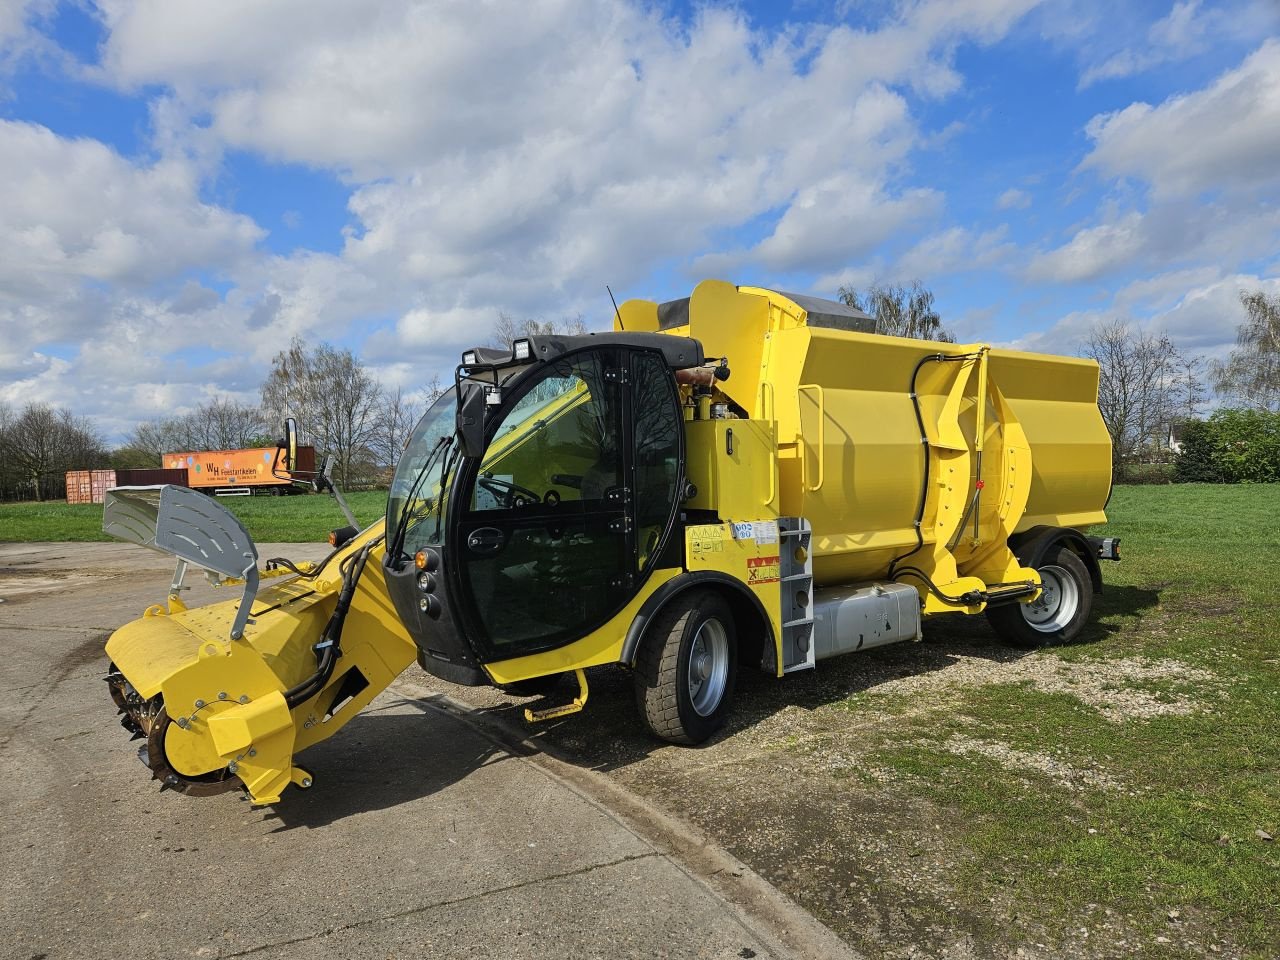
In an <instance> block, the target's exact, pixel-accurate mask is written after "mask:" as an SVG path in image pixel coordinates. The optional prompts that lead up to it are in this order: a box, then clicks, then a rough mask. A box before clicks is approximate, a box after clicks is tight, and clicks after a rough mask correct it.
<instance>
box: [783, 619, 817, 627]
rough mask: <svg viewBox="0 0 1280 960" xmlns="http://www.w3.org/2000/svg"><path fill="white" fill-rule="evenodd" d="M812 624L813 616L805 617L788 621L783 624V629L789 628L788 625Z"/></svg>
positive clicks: (801, 625) (802, 625)
mask: <svg viewBox="0 0 1280 960" xmlns="http://www.w3.org/2000/svg"><path fill="white" fill-rule="evenodd" d="M812 624H813V617H803V618H801V619H799V620H788V621H787V622H786V623H784V624H783V625H782V629H783V630H785V629H787V627H804V626H810V625H812Z"/></svg>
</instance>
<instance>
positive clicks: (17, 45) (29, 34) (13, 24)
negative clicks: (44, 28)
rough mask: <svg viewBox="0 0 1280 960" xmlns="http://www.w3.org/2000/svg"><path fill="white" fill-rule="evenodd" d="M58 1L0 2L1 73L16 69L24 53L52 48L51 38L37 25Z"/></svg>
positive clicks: (6, 0) (17, 0) (24, 55)
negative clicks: (38, 28) (49, 40)
mask: <svg viewBox="0 0 1280 960" xmlns="http://www.w3.org/2000/svg"><path fill="white" fill-rule="evenodd" d="M55 4H56V0H4V2H2V3H0V75H2V74H3V73H5V72H7V71H9V70H11V69H13V68H14V66H16V64H17V63H18V62H19V61H21V60H22V59H23V58H24V57H27V56H29V55H32V54H35V53H39V52H43V51H46V50H47V49H48V48H49V44H48V42H47V41H46V40H45V38H44V37H43V35H42V34H41V33H40V32H39V31H38V30H36V29H34V27H33V25H34V24H35V23H38V22H39V21H40V20H42V19H45V18H47V17H49V16H50V15H51V14H52V13H53V10H54V7H55ZM0 89H2V88H0Z"/></svg>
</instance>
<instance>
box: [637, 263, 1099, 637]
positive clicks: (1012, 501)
mask: <svg viewBox="0 0 1280 960" xmlns="http://www.w3.org/2000/svg"><path fill="white" fill-rule="evenodd" d="M632 309H634V311H635V314H636V316H638V317H640V316H647V315H648V313H649V312H650V308H649V307H648V306H643V305H638V306H637V307H635V308H630V307H629V305H628V304H623V316H624V317H629V316H631V315H632V313H631V310H632ZM652 312H653V315H654V316H655V317H656V306H655V307H653V308H652ZM668 332H669V333H673V334H683V335H687V336H691V337H694V338H697V339H698V340H700V341H701V342H702V344H703V349H704V351H705V353H706V355H707V356H709V357H713V356H725V357H728V359H729V364H730V367H731V369H732V371H733V374H732V376H731V377H730V378H729V380H728V381H726V382H724V383H721V384H717V389H718V390H719V391H720V394H721V396H722V397H723V398H725V399H727V400H729V401H731V402H732V403H734V404H736V405H737V407H739V408H740V409H741V410H742V411H743V412H745V414H746V416H747V417H748V418H749V422H752V423H755V422H757V421H758V422H762V423H764V424H771V425H772V426H773V430H774V431H775V436H776V449H775V450H774V451H773V457H776V463H777V474H778V476H777V482H778V500H777V503H776V508H777V511H778V513H779V514H781V515H782V516H799V517H804V518H806V519H807V520H808V521H809V522H810V523H811V525H812V527H813V532H814V577H815V582H816V583H817V584H819V585H822V584H837V583H851V582H858V581H868V580H875V579H880V578H883V577H885V576H887V575H888V573H889V566H890V563H891V562H892V561H893V560H894V559H895V558H899V557H902V555H903V554H905V553H907V552H908V551H913V552H911V555H910V556H909V557H908V558H907V559H906V560H904V561H902V563H903V564H904V565H908V566H911V567H914V568H917V569H919V570H920V571H922V572H923V573H924V574H926V575H927V576H929V577H930V578H931V579H933V580H934V581H935V583H936V584H937V585H938V586H939V587H942V588H943V589H944V590H945V592H946V593H948V594H949V595H952V596H958V595H959V594H961V593H964V592H966V591H967V590H970V589H981V588H982V587H984V586H985V585H989V584H992V583H1005V582H1014V581H1031V582H1033V583H1038V578H1037V576H1036V574H1035V573H1034V571H1031V570H1028V569H1024V568H1021V567H1020V566H1019V565H1018V564H1017V562H1016V561H1015V560H1014V559H1013V557H1012V554H1011V553H1010V552H1009V551H1008V549H1007V547H1006V543H1007V540H1008V537H1009V536H1010V535H1011V534H1012V533H1014V532H1016V531H1021V530H1025V529H1028V528H1029V527H1031V526H1034V525H1036V524H1049V525H1053V526H1066V527H1076V528H1083V527H1087V526H1090V525H1092V524H1098V523H1102V522H1104V521H1105V519H1106V517H1105V514H1104V513H1103V505H1104V504H1105V502H1106V498H1107V494H1108V492H1109V488H1110V477H1111V444H1110V439H1109V437H1108V435H1107V432H1106V428H1105V426H1104V425H1103V422H1102V418H1101V416H1100V415H1099V413H1098V408H1097V386H1098V370H1097V365H1096V364H1094V363H1093V362H1092V361H1087V360H1080V359H1076V358H1071V357H1059V356H1048V355H1040V354H1030V353H1017V352H1014V351H1009V350H998V349H992V348H990V347H989V346H987V345H985V344H967V345H966V344H950V343H935V342H929V341H922V340H909V339H904V338H896V337H885V336H876V335H872V334H864V333H853V332H849V331H845V330H841V329H835V328H832V327H825V326H810V325H809V324H808V314H807V312H806V311H805V310H804V309H803V308H802V307H800V306H799V305H798V304H796V303H795V302H794V301H792V300H791V299H790V298H789V297H787V296H785V295H783V294H780V293H777V292H775V291H771V290H768V289H765V288H760V287H741V288H735V287H733V286H732V285H731V284H726V283H723V282H720V281H706V282H704V283H702V284H699V285H698V287H697V288H696V289H695V290H694V292H693V295H692V297H691V300H690V311H689V323H688V325H687V326H683V327H679V328H676V329H671V330H669V331H668ZM937 355H944V356H946V357H949V358H963V359H948V360H945V361H942V362H933V361H926V362H924V363H923V364H921V360H922V359H924V358H926V357H930V356H937ZM917 365H919V372H918V374H916V376H915V382H914V384H913V372H914V371H916V368H917ZM913 387H914V390H915V392H916V394H917V397H918V400H919V406H920V415H921V419H922V420H923V426H924V439H923V440H922V436H921V425H920V423H919V422H918V421H917V419H916V411H915V408H914V406H913V403H912V396H911V395H912V391H913ZM726 422H727V423H729V424H730V425H733V426H734V427H735V429H736V424H738V423H741V422H742V421H732V420H730V421H726ZM713 423H714V422H713ZM687 429H688V435H689V437H690V438H691V443H690V447H691V449H692V450H695V451H696V450H698V449H699V444H698V442H697V438H698V437H699V435H700V433H702V432H708V431H712V430H715V431H716V432H717V436H719V435H720V434H719V431H721V430H723V429H724V428H723V427H721V426H718V425H717V426H714V427H713V425H712V424H704V423H702V422H699V421H694V422H692V423H689V424H687ZM979 431H981V433H979ZM703 446H705V444H704V445H703ZM979 453H980V454H981V456H979ZM694 456H695V457H696V456H697V453H696V452H695V454H694ZM926 458H927V463H926ZM926 467H927V469H928V471H929V483H928V486H927V488H926V489H925V506H924V511H923V516H920V513H919V510H920V496H921V488H922V483H923V480H924V474H925V470H926ZM690 468H691V471H692V470H697V469H698V468H699V467H698V461H697V460H696V459H693V460H691V462H690ZM704 472H706V473H708V475H713V474H712V472H710V471H705V470H704ZM730 476H732V474H726V479H728V478H729V477H730ZM742 496H743V494H742V492H741V491H740V490H739V489H738V488H737V486H736V485H735V484H734V483H732V482H726V483H722V484H721V483H713V484H712V485H711V486H708V487H706V488H704V487H703V486H702V485H699V493H698V498H697V500H696V501H695V502H696V504H697V505H698V506H703V507H706V508H708V509H715V510H719V511H721V517H722V519H727V518H728V515H727V511H731V512H733V513H736V512H737V510H738V509H739V506H738V501H739V500H740V499H741V497H742ZM918 517H919V520H920V539H921V541H922V543H921V546H920V548H919V549H918V550H917V532H916V522H917V518H918ZM962 520H963V523H962ZM905 579H906V580H907V581H908V582H910V581H911V579H912V575H908V576H907V577H906V578H905ZM916 585H917V586H918V587H920V590H921V594H922V599H923V602H924V607H925V612H926V613H941V612H952V611H955V610H957V609H963V610H966V611H967V612H971V613H972V612H977V611H978V610H980V609H981V605H967V606H964V607H957V606H956V605H953V604H947V603H942V602H940V601H939V600H938V599H937V598H936V597H934V596H932V595H929V592H928V591H927V590H925V588H924V586H923V583H920V582H917V584H916Z"/></svg>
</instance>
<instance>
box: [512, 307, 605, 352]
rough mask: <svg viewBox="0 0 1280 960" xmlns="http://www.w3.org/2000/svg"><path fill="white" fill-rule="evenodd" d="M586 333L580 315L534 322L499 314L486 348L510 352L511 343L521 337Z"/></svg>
mask: <svg viewBox="0 0 1280 960" xmlns="http://www.w3.org/2000/svg"><path fill="white" fill-rule="evenodd" d="M586 332H587V324H586V321H585V320H583V319H582V314H578V315H577V316H576V317H564V318H563V319H560V320H535V319H533V318H527V319H524V320H517V319H516V318H515V317H513V316H511V314H509V313H499V314H498V322H497V323H496V324H494V327H493V334H492V335H491V336H490V337H489V341H488V346H491V347H497V348H498V349H500V350H510V349H511V341H512V340H519V339H520V338H521V337H547V336H551V335H552V334H557V333H561V334H567V335H569V336H581V335H582V334H584V333H586Z"/></svg>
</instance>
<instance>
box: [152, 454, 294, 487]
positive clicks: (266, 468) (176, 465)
mask: <svg viewBox="0 0 1280 960" xmlns="http://www.w3.org/2000/svg"><path fill="white" fill-rule="evenodd" d="M275 458H276V448H275V447H253V448H251V449H248V450H205V451H201V452H191V453H166V454H165V455H164V456H163V457H161V464H162V465H163V466H164V467H166V468H168V469H182V468H185V469H186V471H187V485H188V486H191V487H194V488H195V489H197V490H200V489H208V488H209V487H271V486H280V485H283V484H287V483H288V482H289V481H288V480H281V479H279V478H278V477H275V476H273V475H272V472H271V465H272V464H273V463H274V462H275ZM315 464H316V451H315V448H314V447H299V448H298V464H297V469H298V471H299V472H302V473H306V474H309V473H311V472H312V471H314V470H315ZM280 472H281V473H284V471H283V470H281V471H280Z"/></svg>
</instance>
